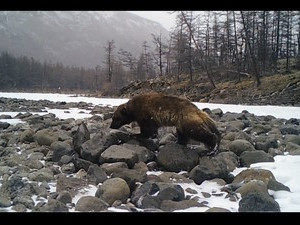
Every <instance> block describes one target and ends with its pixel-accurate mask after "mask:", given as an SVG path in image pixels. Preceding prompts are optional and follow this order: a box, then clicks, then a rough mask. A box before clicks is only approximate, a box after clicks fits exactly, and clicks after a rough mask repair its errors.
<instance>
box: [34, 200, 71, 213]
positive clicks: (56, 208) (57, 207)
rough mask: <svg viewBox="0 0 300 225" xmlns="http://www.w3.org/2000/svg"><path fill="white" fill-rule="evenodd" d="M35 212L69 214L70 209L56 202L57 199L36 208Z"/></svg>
mask: <svg viewBox="0 0 300 225" xmlns="http://www.w3.org/2000/svg"><path fill="white" fill-rule="evenodd" d="M33 211H38V212H69V209H68V207H67V206H66V205H65V204H64V203H62V202H60V201H58V200H56V199H49V200H48V202H47V203H46V204H44V205H43V206H41V207H35V209H34V210H33Z"/></svg>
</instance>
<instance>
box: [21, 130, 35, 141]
mask: <svg viewBox="0 0 300 225" xmlns="http://www.w3.org/2000/svg"><path fill="white" fill-rule="evenodd" d="M33 136H34V131H33V130H32V129H27V130H24V131H23V132H22V133H21V135H20V142H21V143H31V142H34V138H33Z"/></svg>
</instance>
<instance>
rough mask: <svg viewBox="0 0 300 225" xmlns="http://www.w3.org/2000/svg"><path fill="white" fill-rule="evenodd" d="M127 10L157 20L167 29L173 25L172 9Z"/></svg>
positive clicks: (174, 14)
mask: <svg viewBox="0 0 300 225" xmlns="http://www.w3.org/2000/svg"><path fill="white" fill-rule="evenodd" d="M128 12H130V13H134V14H137V15H139V16H142V17H145V18H147V19H150V20H153V21H156V22H159V23H160V24H161V25H162V26H164V27H165V28H166V29H167V30H169V31H170V30H171V28H172V27H173V26H174V25H175V17H176V13H172V11H128Z"/></svg>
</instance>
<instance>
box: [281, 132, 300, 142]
mask: <svg viewBox="0 0 300 225" xmlns="http://www.w3.org/2000/svg"><path fill="white" fill-rule="evenodd" d="M284 141H285V142H286V143H288V142H291V143H294V144H296V145H300V135H296V134H287V135H285V136H284Z"/></svg>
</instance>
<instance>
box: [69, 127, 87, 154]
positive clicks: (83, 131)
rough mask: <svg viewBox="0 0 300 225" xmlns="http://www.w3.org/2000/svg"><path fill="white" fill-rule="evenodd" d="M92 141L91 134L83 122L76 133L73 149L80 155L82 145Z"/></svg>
mask: <svg viewBox="0 0 300 225" xmlns="http://www.w3.org/2000/svg"><path fill="white" fill-rule="evenodd" d="M88 140H90V132H89V130H88V128H87V126H86V124H85V123H84V122H82V123H81V124H80V125H79V126H78V128H77V131H76V133H75V134H74V136H73V148H74V150H75V151H76V152H77V153H79V154H80V152H81V145H82V144H83V143H84V142H86V141H88Z"/></svg>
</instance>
